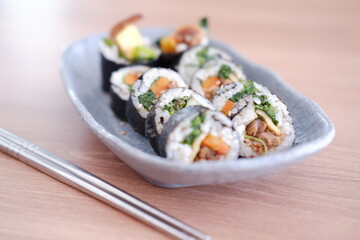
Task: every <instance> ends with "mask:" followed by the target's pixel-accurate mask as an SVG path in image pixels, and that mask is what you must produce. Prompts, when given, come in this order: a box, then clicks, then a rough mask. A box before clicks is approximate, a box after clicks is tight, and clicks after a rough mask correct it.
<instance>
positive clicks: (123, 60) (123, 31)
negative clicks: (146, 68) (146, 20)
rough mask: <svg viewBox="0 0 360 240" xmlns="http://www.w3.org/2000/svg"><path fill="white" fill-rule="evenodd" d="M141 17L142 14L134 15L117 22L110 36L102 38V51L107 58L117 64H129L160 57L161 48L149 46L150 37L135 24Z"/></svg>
mask: <svg viewBox="0 0 360 240" xmlns="http://www.w3.org/2000/svg"><path fill="white" fill-rule="evenodd" d="M141 18H142V17H141V15H134V16H131V17H129V18H127V19H125V20H123V21H121V22H119V23H117V24H116V25H115V26H114V27H113V28H112V29H111V32H110V36H109V38H103V39H102V41H101V42H100V51H101V52H102V54H103V56H104V57H105V58H106V59H108V60H109V61H112V62H115V63H117V64H129V63H144V62H148V61H152V60H155V59H156V58H158V56H159V54H160V53H159V50H158V49H156V48H154V47H152V46H149V44H148V42H149V41H148V39H146V38H144V37H143V36H142V35H141V33H140V31H139V30H138V28H137V27H136V25H135V22H137V21H139V20H140V19H141Z"/></svg>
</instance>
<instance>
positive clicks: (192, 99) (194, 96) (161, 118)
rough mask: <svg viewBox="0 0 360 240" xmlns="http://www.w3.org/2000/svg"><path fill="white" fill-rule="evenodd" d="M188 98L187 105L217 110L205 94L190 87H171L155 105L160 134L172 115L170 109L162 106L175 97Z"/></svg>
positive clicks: (157, 126)
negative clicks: (164, 108)
mask: <svg viewBox="0 0 360 240" xmlns="http://www.w3.org/2000/svg"><path fill="white" fill-rule="evenodd" d="M184 97H186V98H188V102H187V105H186V106H187V107H188V106H195V105H201V106H204V107H206V108H209V109H211V110H215V109H214V107H213V105H212V104H211V102H209V100H207V99H206V98H205V97H204V96H202V95H200V94H199V93H197V92H195V91H193V90H191V89H188V88H173V89H169V90H167V91H165V92H164V94H162V95H161V97H160V98H159V100H158V103H157V104H156V106H155V114H154V115H155V125H156V131H157V133H158V134H160V133H161V132H162V130H163V129H164V125H165V124H166V123H167V122H168V121H169V119H170V117H171V115H170V113H169V112H168V111H166V110H163V109H162V108H163V107H164V106H166V105H167V104H169V103H170V102H171V101H173V100H174V99H179V98H184Z"/></svg>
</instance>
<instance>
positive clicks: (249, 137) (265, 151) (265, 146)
mask: <svg viewBox="0 0 360 240" xmlns="http://www.w3.org/2000/svg"><path fill="white" fill-rule="evenodd" d="M245 138H246V139H249V140H252V141H256V142H259V143H261V144H262V145H263V147H264V155H266V154H267V153H268V147H267V145H266V143H265V142H264V140H262V139H261V138H257V137H253V136H249V135H245Z"/></svg>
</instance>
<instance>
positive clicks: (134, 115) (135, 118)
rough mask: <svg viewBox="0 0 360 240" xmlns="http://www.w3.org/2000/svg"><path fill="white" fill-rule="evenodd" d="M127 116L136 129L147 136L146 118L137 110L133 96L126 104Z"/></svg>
mask: <svg viewBox="0 0 360 240" xmlns="http://www.w3.org/2000/svg"><path fill="white" fill-rule="evenodd" d="M125 112H126V118H127V121H128V122H129V123H130V125H131V126H132V127H133V128H134V130H135V131H136V132H138V133H140V134H142V135H144V136H145V120H146V119H145V118H143V117H141V115H140V114H139V112H138V111H137V110H136V107H135V106H134V103H133V101H132V98H131V97H130V98H129V101H128V103H127V104H126V111H125Z"/></svg>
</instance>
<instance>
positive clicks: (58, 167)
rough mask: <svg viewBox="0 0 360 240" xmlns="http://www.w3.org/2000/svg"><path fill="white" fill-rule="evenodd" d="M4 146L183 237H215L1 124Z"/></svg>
mask: <svg viewBox="0 0 360 240" xmlns="http://www.w3.org/2000/svg"><path fill="white" fill-rule="evenodd" d="M0 150H2V151H4V152H7V153H8V154H9V155H11V156H14V157H15V158H18V159H19V160H21V161H23V162H24V163H26V164H28V165H30V166H33V167H35V168H37V169H39V170H40V171H43V172H45V173H46V174H48V175H50V176H52V177H55V178H56V179H58V180H60V181H62V182H64V183H67V184H69V185H71V186H73V187H74V188H77V189H79V190H81V191H84V192H86V193H88V194H89V195H91V196H94V197H96V198H97V199H99V200H101V201H104V202H106V203H108V204H110V205H111V206H113V207H115V208H117V209H120V210H123V211H125V212H126V213H128V214H130V215H132V216H134V217H136V218H139V219H140V220H142V221H144V222H146V223H148V224H150V225H153V226H155V227H156V228H158V229H160V230H162V231H164V232H167V233H168V234H170V235H172V236H173V237H176V238H179V239H211V237H210V236H208V235H206V234H204V233H202V232H200V231H198V230H196V229H194V228H192V227H190V226H189V225H186V224H185V223H182V222H181V221H179V220H177V219H174V218H172V217H170V216H168V215H167V214H165V213H164V212H161V211H160V210H158V209H156V208H154V207H152V206H150V205H148V204H146V203H144V202H142V201H141V200H139V199H137V198H135V197H134V196H131V195H130V194H128V193H126V192H124V191H122V190H120V189H118V188H116V187H115V186H113V185H111V184H109V183H107V182H105V181H103V180H101V179H100V178H98V177H96V176H94V175H93V174H91V173H89V172H87V171H85V170H84V169H82V168H80V167H78V166H76V165H74V164H72V163H70V162H68V161H66V160H64V159H62V158H60V157H58V156H56V155H54V154H52V153H50V152H48V151H46V150H44V149H42V148H40V147H38V146H35V145H33V144H31V143H29V142H27V141H25V140H23V139H21V138H19V137H17V136H15V135H14V134H12V133H10V132H8V131H5V130H4V129H2V128H0Z"/></svg>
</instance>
